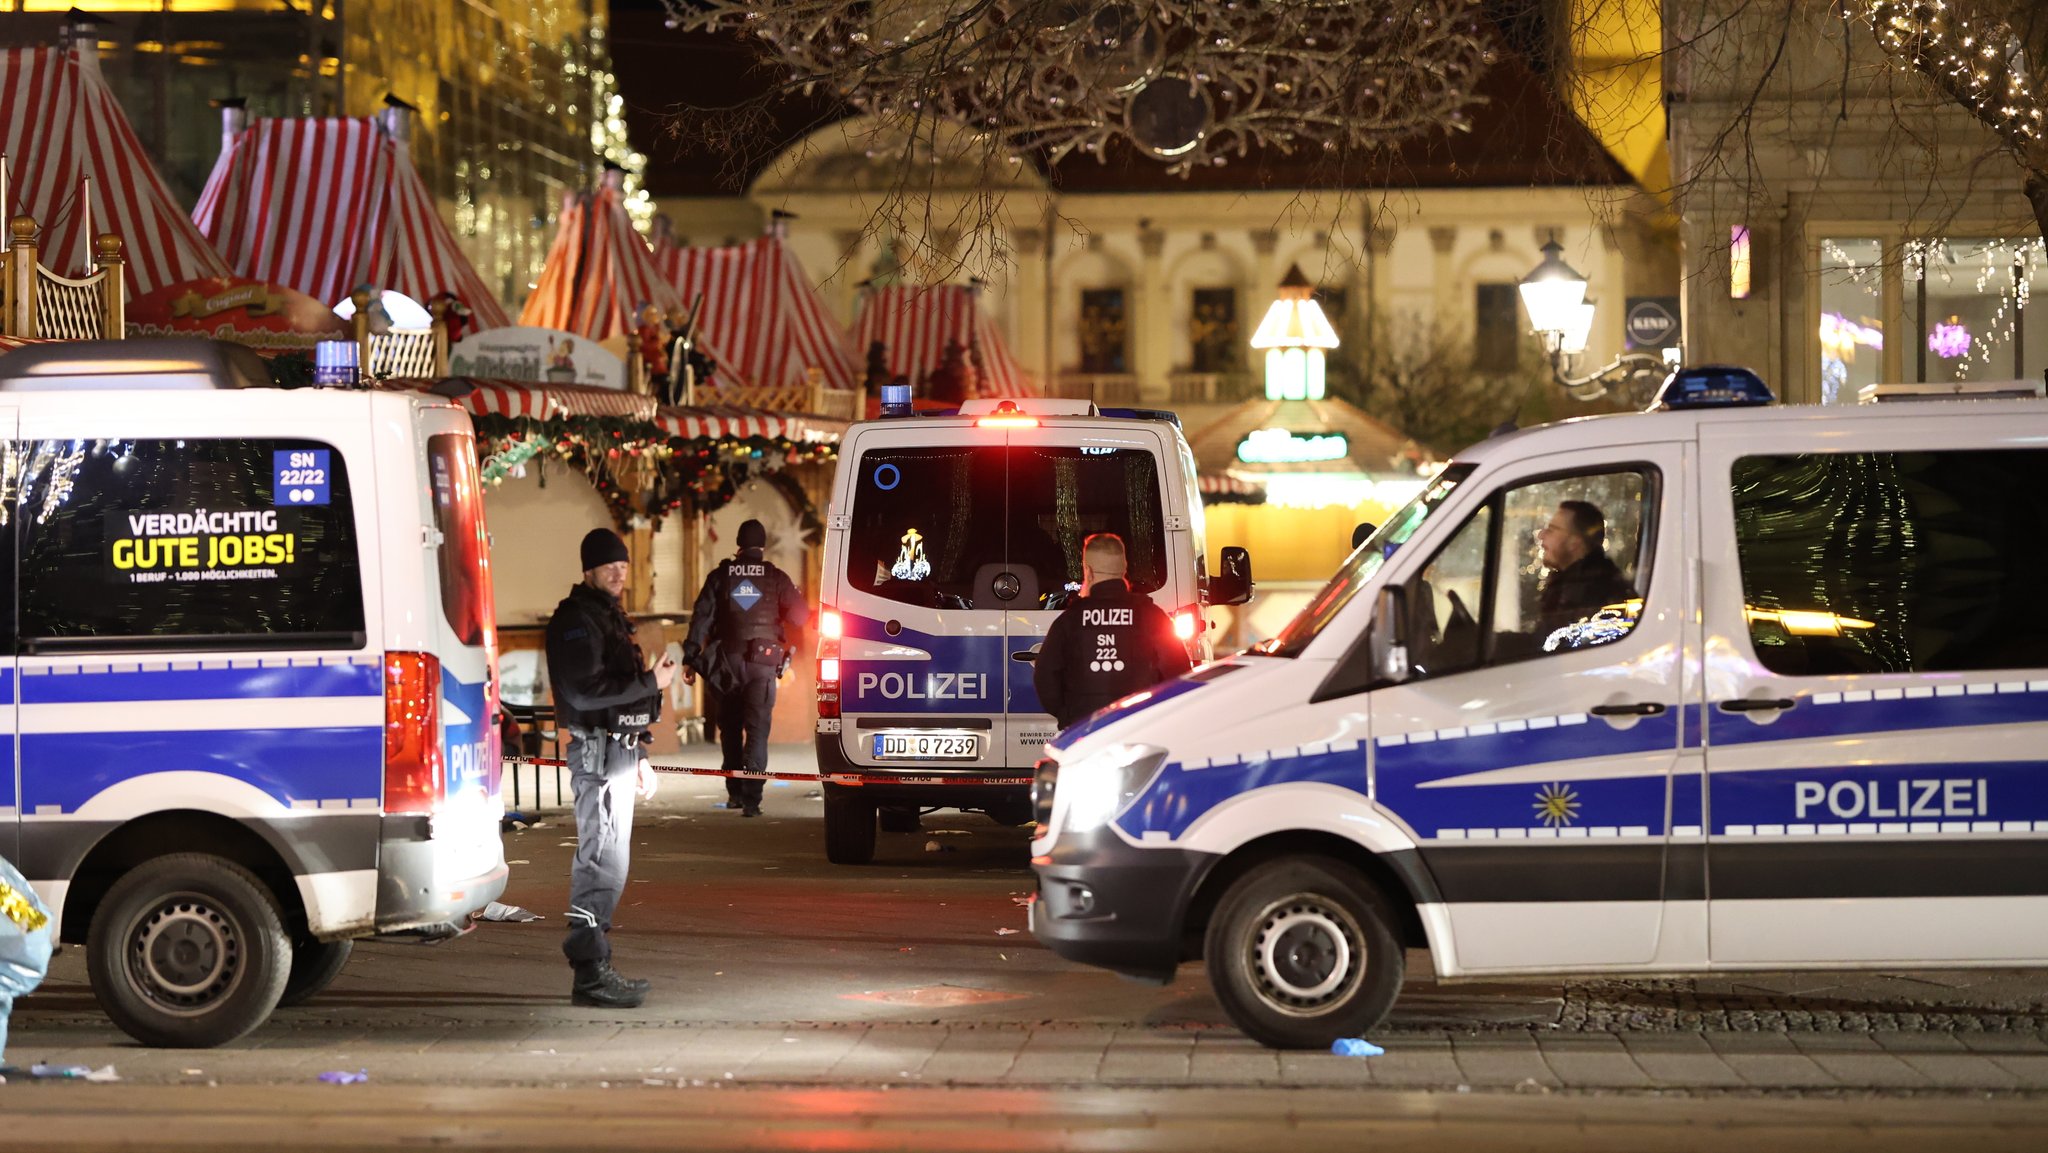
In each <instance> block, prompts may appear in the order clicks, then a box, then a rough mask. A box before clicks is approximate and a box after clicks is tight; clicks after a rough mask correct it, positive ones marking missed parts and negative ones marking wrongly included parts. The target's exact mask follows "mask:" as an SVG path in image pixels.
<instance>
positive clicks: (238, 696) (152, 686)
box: [21, 664, 384, 705]
mask: <svg viewBox="0 0 2048 1153" xmlns="http://www.w3.org/2000/svg"><path fill="white" fill-rule="evenodd" d="M383 693H384V675H383V669H382V668H381V667H380V666H378V665H358V664H336V665H317V666H301V667H294V668H270V669H263V668H249V669H154V670H150V671H147V672H144V671H142V670H139V669H134V670H130V671H125V672H121V671H111V670H110V671H105V672H69V671H67V672H61V673H58V672H52V673H32V674H30V675H27V676H24V677H22V678H21V694H22V696H21V699H22V703H23V704H28V705H60V704H91V703H95V702H101V701H105V702H118V701H209V700H262V699H266V698H268V699H275V698H281V697H374V696H382V695H383Z"/></svg>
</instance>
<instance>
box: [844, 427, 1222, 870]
mask: <svg viewBox="0 0 2048 1153" xmlns="http://www.w3.org/2000/svg"><path fill="white" fill-rule="evenodd" d="M1098 532H1113V533H1116V534H1117V535H1118V536H1120V537H1122V538H1123V540H1124V544H1125V546H1126V548H1127V550H1128V552H1129V562H1130V566H1129V573H1128V579H1129V581H1130V583H1131V587H1132V588H1133V589H1134V590H1135V591H1137V592H1140V593H1144V594H1146V595H1148V596H1150V597H1151V598H1152V599H1153V601H1154V602H1156V603H1157V604H1158V605H1159V606H1160V607H1161V608H1162V609H1163V610H1165V611H1166V612H1167V613H1169V614H1171V615H1172V617H1173V620H1174V624H1175V631H1176V632H1177V634H1178V635H1179V636H1180V637H1181V638H1182V640H1184V641H1185V642H1187V643H1188V644H1189V646H1190V648H1191V651H1195V652H1203V651H1206V649H1205V646H1206V643H1207V637H1206V633H1207V626H1206V624H1205V622H1204V617H1203V615H1202V607H1203V606H1204V605H1226V604H1241V603H1243V602H1244V601H1245V600H1247V599H1249V598H1250V595H1251V567H1250V559H1249V557H1248V556H1247V555H1246V554H1245V552H1244V550H1243V549H1241V548H1230V549H1226V550H1224V555H1223V557H1222V562H1223V563H1222V564H1221V565H1220V567H1221V568H1222V569H1223V570H1224V571H1222V572H1218V573H1215V574H1210V573H1208V572H1207V571H1206V569H1207V562H1206V560H1205V559H1204V553H1203V548H1204V532H1203V520H1202V502H1201V497H1200V494H1199V493H1198V491H1197V489H1196V486H1195V463H1194V454H1193V453H1192V452H1191V451H1190V450H1189V448H1188V444H1187V441H1186V439H1185V438H1183V437H1182V435H1181V431H1180V425H1179V421H1178V420H1177V419H1176V418H1174V417H1173V416H1172V415H1171V414H1168V413H1160V412H1151V411H1147V410H1116V409H1110V410H1101V409H1097V408H1096V407H1095V405H1094V404H1092V403H1091V402H1089V401H1085V400H1052V399H1020V400H1002V401H991V400H981V401H969V402H968V403H966V404H965V405H963V406H962V407H961V408H960V409H959V411H958V412H948V413H945V414H932V415H923V416H908V415H906V416H903V417H900V418H893V419H891V418H885V419H881V420H873V421H865V422H861V423H858V424H855V425H853V426H852V427H851V428H849V429H848V430H847V433H846V437H845V439H844V441H843V442H842V444H841V448H840V455H839V470H838V476H837V479H836V481H835V486H834V491H833V495H832V500H831V505H830V508H829V510H828V522H827V525H826V534H825V558H824V575H823V578H822V581H821V592H820V598H819V600H820V607H819V649H818V720H817V749H818V768H819V771H820V773H821V774H847V775H860V776H862V777H864V779H865V780H864V783H861V784H834V783H827V784H826V785H825V786H824V793H825V849H826V855H827V857H828V858H829V859H831V860H833V861H835V862H839V863H843V864H861V863H865V862H867V861H869V860H871V859H872V858H873V855H874V849H875V832H876V826H877V813H878V812H879V813H880V823H881V825H882V827H884V828H887V829H891V830H892V831H914V830H915V829H916V828H917V819H918V814H919V812H920V810H924V809H930V808H938V807H948V808H961V809H968V810H979V811H983V812H986V813H987V814H988V815H989V816H991V817H993V818H994V819H995V820H997V821H1001V822H1004V823H1006V824H1023V823H1025V822H1027V821H1029V820H1030V819H1031V805H1030V794H1029V787H1028V785H1025V784H1000V783H990V784H983V783H980V782H982V781H987V780H990V779H996V780H1000V779H1002V778H1008V779H1010V780H1012V781H1016V780H1019V779H1020V778H1022V779H1028V777H1029V775H1030V773H1031V769H1032V766H1033V765H1034V764H1035V763H1036V762H1037V760H1038V757H1039V755H1040V753H1041V751H1042V750H1043V749H1044V747H1045V742H1046V741H1048V740H1050V739H1051V738H1052V736H1053V733H1054V730H1055V729H1056V727H1057V726H1056V725H1054V723H1053V719H1052V717H1051V716H1049V715H1047V714H1046V713H1045V711H1044V710H1043V709H1042V708H1041V707H1040V705H1039V701H1038V694H1037V691H1036V690H1035V689H1034V688H1033V687H1032V681H1031V672H1032V664H1031V662H1032V660H1033V658H1034V657H1035V656H1036V654H1037V649H1038V645H1039V642H1040V640H1041V639H1042V638H1043V637H1044V635H1045V630H1046V628H1047V627H1048V626H1049V625H1051V623H1052V622H1053V620H1054V619H1055V618H1057V616H1058V615H1059V612H1060V610H1061V609H1062V608H1064V607H1065V606H1066V604H1067V602H1068V600H1069V599H1070V598H1072V597H1073V596H1074V595H1075V594H1076V592H1077V591H1078V590H1079V588H1080V581H1081V543H1082V541H1083V540H1085V539H1086V538H1087V537H1088V536H1089V534H1091V533H1098Z"/></svg>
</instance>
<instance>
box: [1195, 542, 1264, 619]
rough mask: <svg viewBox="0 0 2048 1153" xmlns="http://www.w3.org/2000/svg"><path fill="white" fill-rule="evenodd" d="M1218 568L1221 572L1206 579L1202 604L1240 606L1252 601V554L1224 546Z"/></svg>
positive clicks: (1234, 546) (1241, 549)
mask: <svg viewBox="0 0 2048 1153" xmlns="http://www.w3.org/2000/svg"><path fill="white" fill-rule="evenodd" d="M1220 559H1221V561H1222V563H1221V565H1220V566H1219V567H1220V568H1221V569H1222V571H1221V572H1218V573H1215V574H1214V575H1212V576H1210V577H1209V578H1208V583H1207V584H1206V585H1205V586H1204V589H1203V597H1202V599H1203V602H1204V603H1206V604H1212V605H1241V604H1243V603H1245V602H1246V601H1248V600H1250V599H1252V589H1253V588H1255V587H1257V586H1256V585H1255V584H1254V583H1253V581H1252V554H1250V553H1248V552H1246V551H1245V550H1244V549H1243V548H1240V547H1239V546H1237V545H1234V544H1233V545H1225V546H1224V548H1223V555H1222V557H1221V558H1220Z"/></svg>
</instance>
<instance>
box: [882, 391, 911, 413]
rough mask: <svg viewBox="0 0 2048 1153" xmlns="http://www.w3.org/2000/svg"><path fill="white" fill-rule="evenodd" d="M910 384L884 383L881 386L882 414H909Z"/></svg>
mask: <svg viewBox="0 0 2048 1153" xmlns="http://www.w3.org/2000/svg"><path fill="white" fill-rule="evenodd" d="M911 409H912V405H911V403H910V386H909V385H907V384H885V385H883V386H882V415H883V416H909V415H910V414H911Z"/></svg>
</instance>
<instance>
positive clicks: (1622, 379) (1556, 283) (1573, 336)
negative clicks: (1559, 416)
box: [1520, 240, 1671, 400]
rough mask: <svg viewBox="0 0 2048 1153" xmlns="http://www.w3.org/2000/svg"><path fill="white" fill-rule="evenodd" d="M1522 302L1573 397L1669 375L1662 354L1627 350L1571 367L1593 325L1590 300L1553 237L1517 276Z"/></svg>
mask: <svg viewBox="0 0 2048 1153" xmlns="http://www.w3.org/2000/svg"><path fill="white" fill-rule="evenodd" d="M1520 287H1521V291H1522V305H1523V306H1524V307H1525V308H1527V309H1528V310H1529V327H1530V329H1531V330H1533V331H1534V332H1535V333H1536V335H1537V336H1539V337H1541V338H1542V340H1543V353H1544V355H1545V356H1547V357H1548V358H1549V359H1550V376H1551V379H1553V380H1555V381H1557V383H1559V384H1561V385H1563V386H1564V389H1565V391H1566V392H1568V393H1570V394H1571V396H1572V398H1573V399H1575V400H1597V399H1599V398H1600V397H1602V396H1605V395H1607V394H1608V393H1609V392H1610V391H1612V390H1614V389H1615V388H1616V387H1617V386H1620V385H1624V384H1626V385H1630V386H1632V389H1631V391H1633V392H1642V393H1645V394H1647V393H1648V392H1652V391H1654V390H1655V387H1656V386H1657V385H1658V384H1661V383H1662V382H1663V380H1664V378H1665V377H1666V376H1668V375H1670V372H1671V366H1670V365H1668V364H1666V363H1665V361H1664V358H1663V357H1659V356H1651V355H1649V354H1647V353H1641V352H1628V353H1623V354H1622V355H1620V356H1617V357H1615V358H1614V360H1613V361H1611V362H1609V363H1607V364H1604V365H1602V366H1600V367H1599V368H1596V369H1594V370H1593V371H1591V372H1588V373H1585V374H1583V375H1578V376H1574V375H1572V373H1571V370H1572V369H1573V368H1575V367H1577V365H1578V361H1579V358H1580V357H1581V356H1584V355H1585V352H1586V341H1587V338H1588V337H1589V336H1590V335H1591V334H1592V331H1593V302H1592V301H1589V300H1587V299H1586V278H1585V277H1583V276H1580V275H1579V274H1578V272H1577V271H1575V270H1574V269H1573V268H1572V266H1571V265H1569V264H1566V263H1565V262H1564V246H1563V245H1561V244H1559V243H1558V242H1557V241H1555V240H1552V241H1550V242H1548V243H1546V244H1545V245H1544V246H1543V262H1542V263H1541V264H1538V265H1537V266H1536V267H1535V269H1534V270H1533V271H1531V272H1530V273H1529V275H1527V276H1525V277H1523V278H1522V283H1521V286H1520Z"/></svg>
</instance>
